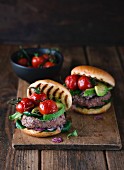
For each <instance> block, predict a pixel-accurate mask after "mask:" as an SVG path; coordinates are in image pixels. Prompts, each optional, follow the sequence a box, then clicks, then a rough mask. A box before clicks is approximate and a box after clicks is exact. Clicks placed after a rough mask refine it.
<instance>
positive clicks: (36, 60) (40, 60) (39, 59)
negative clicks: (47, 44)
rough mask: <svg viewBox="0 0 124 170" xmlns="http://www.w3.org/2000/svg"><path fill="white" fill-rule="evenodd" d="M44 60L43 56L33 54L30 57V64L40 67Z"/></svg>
mask: <svg viewBox="0 0 124 170" xmlns="http://www.w3.org/2000/svg"><path fill="white" fill-rule="evenodd" d="M44 62H45V58H44V57H43V56H34V57H33V58H32V66H33V67H34V68H38V67H40V66H41V65H43V64H44Z"/></svg>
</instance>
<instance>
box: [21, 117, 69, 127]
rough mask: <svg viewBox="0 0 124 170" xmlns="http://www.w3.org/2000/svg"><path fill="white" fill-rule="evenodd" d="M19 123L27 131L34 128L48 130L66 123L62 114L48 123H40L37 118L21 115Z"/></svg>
mask: <svg viewBox="0 0 124 170" xmlns="http://www.w3.org/2000/svg"><path fill="white" fill-rule="evenodd" d="M21 122H22V125H23V126H25V127H27V128H29V129H36V128H43V129H48V128H57V127H62V126H63V124H65V123H66V119H65V115H64V114H63V115H61V116H59V117H58V118H56V119H53V120H50V121H41V120H39V119H38V118H35V117H31V116H26V115H23V116H22V119H21Z"/></svg>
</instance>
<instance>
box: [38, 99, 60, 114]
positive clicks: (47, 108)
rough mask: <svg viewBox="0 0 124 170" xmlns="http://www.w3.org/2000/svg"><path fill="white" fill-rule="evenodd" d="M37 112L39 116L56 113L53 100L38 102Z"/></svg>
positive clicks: (56, 108)
mask: <svg viewBox="0 0 124 170" xmlns="http://www.w3.org/2000/svg"><path fill="white" fill-rule="evenodd" d="M39 111H40V113H41V114H43V115H44V114H52V113H55V112H57V111H58V107H57V105H56V103H55V102H54V101H53V100H45V101H43V102H40V104H39Z"/></svg>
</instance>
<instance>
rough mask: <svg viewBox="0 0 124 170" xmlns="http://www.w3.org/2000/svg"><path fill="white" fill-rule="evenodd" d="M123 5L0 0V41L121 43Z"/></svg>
mask: <svg viewBox="0 0 124 170" xmlns="http://www.w3.org/2000/svg"><path fill="white" fill-rule="evenodd" d="M123 6H124V1H123V0H120V1H119V2H117V1H105V0H101V1H96V0H94V3H92V1H90V0H87V1H82V0H71V1H66V0H62V1H57V0H52V3H51V1H50V0H47V1H45V0H44V1H40V0H37V1H36V0H32V1H29V0H27V1H25V0H8V1H4V0H1V1H0V16H1V17H0V23H1V24H0V42H1V43H17V44H20V43H49V42H50V43H51V44H52V43H59V44H65V43H66V44H67V45H68V44H72V45H73V44H75V45H77V44H79V45H82V44H83V45H86V44H87V45H91V44H98V45H99V44H109V45H110V44H113V45H115V44H124V31H123V30H124V10H123ZM6 11H7V12H6ZM8 14H9V15H8Z"/></svg>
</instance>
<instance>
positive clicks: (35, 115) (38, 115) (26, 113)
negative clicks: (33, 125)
mask: <svg viewBox="0 0 124 170" xmlns="http://www.w3.org/2000/svg"><path fill="white" fill-rule="evenodd" d="M23 114H24V115H26V116H33V117H37V118H38V117H42V115H40V114H37V113H31V112H23Z"/></svg>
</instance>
